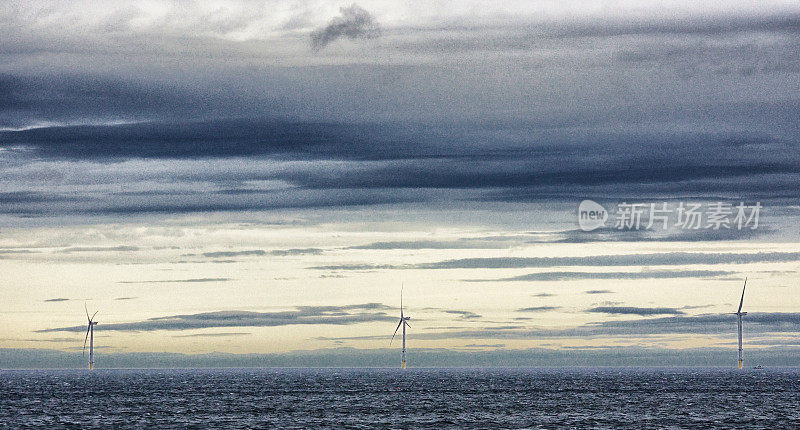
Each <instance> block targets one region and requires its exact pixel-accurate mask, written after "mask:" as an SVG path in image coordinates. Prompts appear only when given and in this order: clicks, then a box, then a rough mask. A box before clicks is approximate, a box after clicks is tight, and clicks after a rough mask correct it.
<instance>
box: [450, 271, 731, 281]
mask: <svg viewBox="0 0 800 430" xmlns="http://www.w3.org/2000/svg"><path fill="white" fill-rule="evenodd" d="M735 273H736V272H730V271H723V270H643V271H641V272H540V273H530V274H527V275H520V276H513V277H510V278H500V279H466V280H465V281H466V282H513V281H579V280H584V279H673V278H711V277H719V276H729V275H733V274H735Z"/></svg>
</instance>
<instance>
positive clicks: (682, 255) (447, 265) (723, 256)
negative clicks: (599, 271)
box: [417, 252, 800, 269]
mask: <svg viewBox="0 0 800 430" xmlns="http://www.w3.org/2000/svg"><path fill="white" fill-rule="evenodd" d="M798 260H800V252H754V253H711V252H666V253H657V254H615V255H595V256H589V257H493V258H464V259H458V260H445V261H441V262H437V263H423V264H419V265H417V267H418V268H420V269H516V268H528V267H558V266H678V265H689V264H747V263H762V262H770V263H775V262H787V261H798Z"/></svg>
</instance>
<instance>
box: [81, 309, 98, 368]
mask: <svg viewBox="0 0 800 430" xmlns="http://www.w3.org/2000/svg"><path fill="white" fill-rule="evenodd" d="M83 309H84V310H85V311H86V319H87V320H89V326H88V327H87V328H86V337H85V338H84V339H83V354H84V355H86V341H87V340H88V341H89V370H92V369H93V368H94V326H96V325H97V321H95V320H94V317H95V315H97V312H99V311H97V312H95V313H94V315H92V316H91V317H90V316H89V310H88V309H86V304H85V303H84V304H83Z"/></svg>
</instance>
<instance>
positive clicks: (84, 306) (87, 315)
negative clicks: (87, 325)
mask: <svg viewBox="0 0 800 430" xmlns="http://www.w3.org/2000/svg"><path fill="white" fill-rule="evenodd" d="M83 310H84V311H86V319H87V320H89V321H91V320H92V319H91V318H89V309H87V308H86V302H83Z"/></svg>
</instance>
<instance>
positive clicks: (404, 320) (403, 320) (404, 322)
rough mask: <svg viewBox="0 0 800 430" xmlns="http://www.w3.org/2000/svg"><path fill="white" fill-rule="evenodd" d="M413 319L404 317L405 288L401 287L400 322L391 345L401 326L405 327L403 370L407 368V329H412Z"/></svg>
mask: <svg viewBox="0 0 800 430" xmlns="http://www.w3.org/2000/svg"><path fill="white" fill-rule="evenodd" d="M410 319H411V317H407V316H404V315H403V287H402V286H401V287H400V322H399V323H397V328H396V329H394V334H393V335H392V340H390V341H389V345H391V344H392V341H394V337H395V335H397V330H399V329H400V326H403V354H402V366H403V369H405V368H406V327H411V324H409V323H408V320H410Z"/></svg>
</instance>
